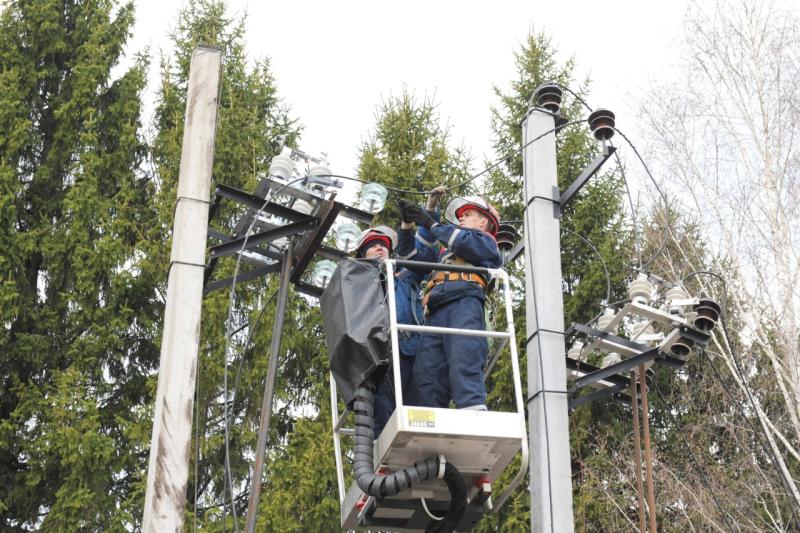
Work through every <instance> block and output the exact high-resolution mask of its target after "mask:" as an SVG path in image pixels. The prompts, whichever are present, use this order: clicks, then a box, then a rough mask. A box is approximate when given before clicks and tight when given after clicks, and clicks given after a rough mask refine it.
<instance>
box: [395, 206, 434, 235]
mask: <svg viewBox="0 0 800 533" xmlns="http://www.w3.org/2000/svg"><path fill="white" fill-rule="evenodd" d="M400 202H401V204H400V217H401V218H402V219H403V222H416V223H417V224H419V225H420V226H423V227H425V228H428V229H431V227H433V225H434V224H436V220H435V219H434V218H433V217H432V216H430V215H429V214H428V213H427V212H426V211H425V210H424V209H422V208H421V207H420V206H418V205H416V204H412V203H409V202H404V201H403V200H400Z"/></svg>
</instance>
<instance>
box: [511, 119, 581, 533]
mask: <svg viewBox="0 0 800 533" xmlns="http://www.w3.org/2000/svg"><path fill="white" fill-rule="evenodd" d="M554 127H555V120H554V117H553V115H552V114H551V113H549V112H547V111H545V110H542V109H538V108H537V109H534V110H532V111H531V112H530V113H529V114H528V116H527V118H526V119H525V122H524V123H523V125H522V138H523V141H522V142H523V144H525V143H527V142H528V141H529V140H530V139H535V138H537V137H539V136H540V135H544V134H545V133H546V132H547V131H550V130H552V129H553V128H554ZM523 174H524V176H525V205H526V206H527V207H526V208H525V229H524V233H525V241H526V242H525V265H526V266H525V294H526V304H527V305H526V306H525V313H526V315H525V316H526V323H527V334H528V335H527V336H528V338H529V339H530V342H529V343H528V346H527V352H528V396H529V398H532V399H531V400H530V404H529V406H528V416H529V420H528V422H529V423H528V428H529V429H528V430H529V432H530V448H531V458H532V460H531V486H530V491H531V530H532V531H534V532H536V533H546V532H547V533H571V532H572V531H573V529H574V525H573V518H572V476H571V471H570V468H571V467H570V448H569V425H568V416H567V414H568V413H567V408H568V398H567V388H566V387H567V384H566V362H565V360H564V335H563V333H562V332H563V331H564V302H563V298H562V295H561V290H562V289H561V287H562V284H561V248H560V235H559V220H558V219H557V218H556V217H555V216H554V212H553V201H552V200H553V199H555V200H557V199H558V197H557V196H555V195H554V187H556V186H557V184H558V176H557V167H556V136H555V133H550V134H549V135H544V137H542V138H541V139H539V140H538V141H536V142H534V143H533V144H531V145H530V146H528V147H527V148H525V151H524V152H523ZM554 196H555V198H554Z"/></svg>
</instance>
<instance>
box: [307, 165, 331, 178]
mask: <svg viewBox="0 0 800 533" xmlns="http://www.w3.org/2000/svg"><path fill="white" fill-rule="evenodd" d="M308 175H309V176H330V175H331V169H329V168H328V167H325V166H322V165H317V166H315V167H312V168H311V170H309V171H308Z"/></svg>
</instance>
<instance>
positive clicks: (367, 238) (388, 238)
mask: <svg viewBox="0 0 800 533" xmlns="http://www.w3.org/2000/svg"><path fill="white" fill-rule="evenodd" d="M374 241H381V242H382V243H383V244H384V245H385V246H386V248H387V249H388V250H389V253H392V252H393V251H394V249H395V247H396V246H397V232H396V231H395V230H393V229H392V228H390V227H389V226H375V227H374V228H367V229H366V230H364V233H362V234H361V238H360V239H358V245H357V246H356V255H362V252H363V250H362V248H363V247H364V246H365V245H366V244H369V243H371V242H374Z"/></svg>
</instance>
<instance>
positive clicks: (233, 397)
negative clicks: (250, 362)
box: [225, 289, 278, 492]
mask: <svg viewBox="0 0 800 533" xmlns="http://www.w3.org/2000/svg"><path fill="white" fill-rule="evenodd" d="M276 294H278V289H275V291H273V293H272V294H271V295H270V297H269V298H267V301H266V302H265V303H264V305H263V307H261V310H260V311H259V313H258V316H256V319H255V320H254V321H253V323H252V324H248V325H251V326H252V327H251V328H250V330H248V334H247V339H246V340H245V341H244V345H243V351H242V357H240V358H239V366H238V368H237V369H236V379H235V380H234V382H233V394H232V395H231V400H230V404H231V405H232V406H235V405H236V392H237V390H238V389H239V378H240V377H241V375H242V365H243V364H244V359H245V357H246V355H247V349H248V347H249V346H250V340H251V339H252V337H253V333H254V331H255V329H256V327H257V326H258V323H259V321H260V320H261V317H262V316H264V311H266V309H267V307H268V306H269V304H270V303H271V302H272V299H273V298H275V295H276ZM271 356H272V354H267V357H271ZM225 428H226V431H230V418H227V417H226V418H225ZM249 484H250V479H249V478H248V479H247V481H246V483H245V487H244V492H247V490H248V488H249Z"/></svg>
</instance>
